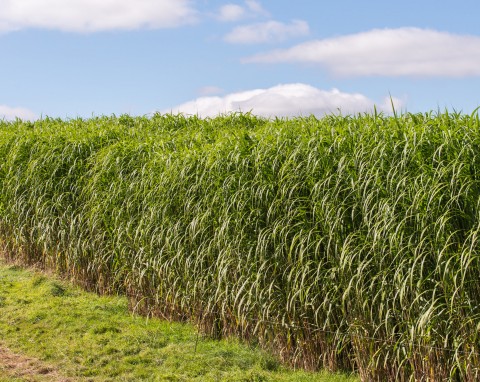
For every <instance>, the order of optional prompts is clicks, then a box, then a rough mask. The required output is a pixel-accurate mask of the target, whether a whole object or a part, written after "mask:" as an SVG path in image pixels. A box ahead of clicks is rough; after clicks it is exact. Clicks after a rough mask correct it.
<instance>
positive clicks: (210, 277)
mask: <svg viewBox="0 0 480 382" xmlns="http://www.w3.org/2000/svg"><path fill="white" fill-rule="evenodd" d="M0 158H2V161H1V162H0V236H1V238H2V242H3V246H4V247H5V250H6V251H7V253H8V254H9V256H10V257H15V258H21V259H22V260H23V261H26V262H38V261H41V262H42V263H44V264H46V265H47V266H49V267H53V268H55V269H57V270H58V271H59V272H63V273H66V274H68V275H70V276H71V277H74V278H75V279H77V280H78V281H80V282H82V283H83V284H84V285H85V286H86V287H87V288H89V289H94V290H97V291H99V292H111V293H116V292H120V293H125V294H127V295H128V296H129V297H130V300H131V304H132V308H134V309H136V310H137V311H140V312H143V313H146V314H154V315H158V316H163V317H167V318H171V319H180V320H183V319H190V320H193V321H195V322H197V323H198V324H199V325H200V326H201V327H202V329H203V330H205V331H206V332H207V333H209V334H210V335H212V336H216V337H220V336H224V335H230V334H234V335H238V336H240V337H242V338H245V339H247V340H250V341H255V342H258V343H260V344H261V345H263V346H264V347H266V348H268V349H271V350H272V351H274V352H276V353H277V354H278V355H279V356H280V357H281V358H283V359H284V360H285V361H287V362H290V363H292V364H294V365H296V366H299V367H305V368H307V369H317V368H321V367H325V368H327V369H329V370H356V371H358V372H359V374H360V376H361V377H362V378H363V379H365V380H367V379H368V380H379V381H380V380H386V379H390V380H393V379H397V380H409V379H416V380H445V379H451V380H465V381H474V380H478V378H480V372H479V368H480V335H479V333H480V332H479V329H480V282H479V281H480V246H479V244H480V242H479V240H480V208H479V207H480V206H479V203H480V121H479V118H478V115H477V114H472V115H465V114H460V113H454V114H448V113H447V112H445V113H438V114H433V113H427V114H404V115H397V116H394V117H388V116H383V115H377V114H372V115H369V114H366V115H359V116H355V117H353V116H346V117H344V116H327V117H324V118H322V119H320V120H319V119H316V118H314V117H309V118H296V119H290V120H280V119H277V120H266V119H262V118H258V117H254V116H252V115H243V114H232V115H229V116H224V117H219V118H215V119H206V120H202V119H198V118H196V117H190V118H186V117H183V116H171V115H155V116H153V117H151V118H140V117H138V118H132V117H129V116H126V115H124V116H121V117H118V118H117V117H101V118H93V119H88V120H82V119H75V120H68V121H62V120H54V119H49V118H46V119H43V120H40V121H36V122H35V123H29V122H22V121H20V120H17V121H16V122H11V123H8V122H0Z"/></svg>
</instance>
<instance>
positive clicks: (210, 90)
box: [198, 86, 223, 96]
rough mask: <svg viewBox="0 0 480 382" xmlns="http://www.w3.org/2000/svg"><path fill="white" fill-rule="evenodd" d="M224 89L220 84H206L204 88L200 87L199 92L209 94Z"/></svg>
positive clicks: (202, 94) (217, 92) (203, 94)
mask: <svg viewBox="0 0 480 382" xmlns="http://www.w3.org/2000/svg"><path fill="white" fill-rule="evenodd" d="M222 92H223V89H222V88H219V87H218V86H204V87H203V88H200V89H198V94H199V95H201V96H209V95H214V94H219V93H222Z"/></svg>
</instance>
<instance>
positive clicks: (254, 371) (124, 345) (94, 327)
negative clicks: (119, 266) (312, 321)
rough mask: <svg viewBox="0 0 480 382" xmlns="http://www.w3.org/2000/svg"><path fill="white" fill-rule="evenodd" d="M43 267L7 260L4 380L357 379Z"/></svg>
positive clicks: (1, 280)
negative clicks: (151, 311)
mask: <svg viewBox="0 0 480 382" xmlns="http://www.w3.org/2000/svg"><path fill="white" fill-rule="evenodd" d="M127 305H128V304H127V300H126V298H123V297H105V296H103V297H99V296H97V295H95V294H92V293H86V292H84V291H82V290H80V289H78V288H74V287H72V286H70V285H69V284H67V283H65V282H63V281H61V280H58V279H56V278H54V277H52V276H49V275H46V274H44V273H41V272H39V271H35V270H25V269H22V268H20V267H18V266H12V265H7V264H5V263H3V262H1V261H0V339H1V342H0V381H1V382H7V381H8V382H11V381H54V382H58V381H72V382H73V381H92V382H96V381H338V382H340V381H354V380H356V379H355V378H348V377H345V376H342V375H333V374H327V373H315V374H314V373H306V372H303V371H297V372H294V371H292V370H288V369H286V368H284V367H282V366H281V365H280V364H279V363H278V362H277V361H276V360H275V359H274V358H272V357H271V356H269V355H268V354H266V353H264V352H262V351H260V350H258V349H255V348H252V347H248V346H245V345H242V344H241V343H239V342H238V341H236V340H222V341H215V340H209V339H206V338H203V337H201V336H200V337H199V336H197V333H196V331H195V329H194V327H193V326H191V325H189V324H181V323H171V322H167V321H162V320H158V319H148V320H147V319H146V318H144V317H139V316H135V315H132V314H131V313H129V312H128V306H127Z"/></svg>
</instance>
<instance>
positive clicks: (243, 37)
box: [224, 20, 309, 44]
mask: <svg viewBox="0 0 480 382" xmlns="http://www.w3.org/2000/svg"><path fill="white" fill-rule="evenodd" d="M308 33H309V26H308V23H307V22H306V21H303V20H293V21H292V22H291V23H290V24H284V23H281V22H278V21H273V20H272V21H267V22H264V23H257V24H251V25H243V26H239V27H236V28H234V29H233V30H232V31H231V32H230V33H228V34H227V35H226V36H225V38H224V39H225V41H227V42H229V43H232V44H259V43H268V42H280V41H285V40H287V39H289V38H292V37H300V36H306V35H308Z"/></svg>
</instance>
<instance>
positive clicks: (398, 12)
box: [0, 0, 480, 119]
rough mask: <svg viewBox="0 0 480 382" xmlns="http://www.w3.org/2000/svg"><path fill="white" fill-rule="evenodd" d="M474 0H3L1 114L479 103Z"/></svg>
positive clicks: (304, 111)
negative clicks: (387, 0) (400, 0)
mask: <svg viewBox="0 0 480 382" xmlns="http://www.w3.org/2000/svg"><path fill="white" fill-rule="evenodd" d="M479 14H480V2H478V0H477V1H473V0H467V1H465V0H457V1H449V0H445V1H438V0H436V1H433V0H421V1H418V0H417V1H409V0H408V1H407V0H404V1H402V2H386V1H377V0H370V1H358V0H357V1H353V0H337V1H328V2H327V1H320V0H318V1H316V0H315V1H314V0H309V1H306V0H298V1H279V0H277V1H274V0H239V1H233V0H232V1H223V0H222V1H221V0H197V1H194V0H192V1H188V0H135V1H133V0H102V1H99V0H0V54H1V59H0V118H6V119H14V118H15V117H16V116H18V117H21V118H27V119H35V118H39V117H41V116H46V115H48V116H52V117H62V118H75V117H77V116H81V117H89V116H92V115H110V114H117V115H119V114H122V113H129V114H132V115H144V114H149V113H152V112H155V111H160V112H170V111H171V112H174V113H177V112H183V113H186V114H199V115H201V116H212V115H215V114H218V113H224V112H229V111H236V110H242V111H252V112H253V113H256V114H259V115H264V116H293V115H309V114H312V113H313V114H315V115H318V116H321V115H323V114H325V113H331V112H338V111H339V110H340V111H341V112H342V113H356V112H363V111H370V110H372V109H373V105H376V107H377V109H380V110H384V111H386V112H388V111H389V110H390V109H389V108H390V98H389V97H390V96H391V97H392V100H393V101H394V103H395V105H396V107H397V108H398V109H400V110H403V111H409V112H424V111H429V110H435V111H436V110H438V109H440V110H444V109H445V108H448V109H450V110H453V109H455V110H458V111H463V112H466V113H469V112H472V111H473V110H474V109H475V108H476V107H477V106H480V90H479V89H480V23H479V22H478V15H479Z"/></svg>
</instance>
